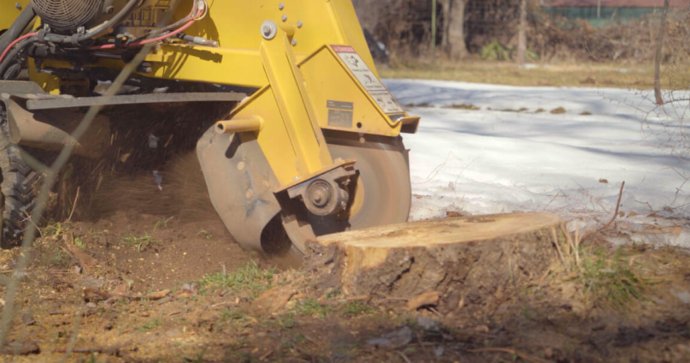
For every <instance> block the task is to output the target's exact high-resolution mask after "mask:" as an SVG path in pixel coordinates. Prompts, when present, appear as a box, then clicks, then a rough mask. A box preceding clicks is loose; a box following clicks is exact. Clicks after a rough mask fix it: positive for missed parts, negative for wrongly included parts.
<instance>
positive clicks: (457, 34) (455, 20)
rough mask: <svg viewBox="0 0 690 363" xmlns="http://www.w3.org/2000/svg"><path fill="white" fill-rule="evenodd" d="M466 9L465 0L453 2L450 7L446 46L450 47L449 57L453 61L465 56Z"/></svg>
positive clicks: (454, 0)
mask: <svg viewBox="0 0 690 363" xmlns="http://www.w3.org/2000/svg"><path fill="white" fill-rule="evenodd" d="M448 1H450V0H448ZM466 7H467V0H453V3H452V4H451V5H450V21H449V24H448V44H449V45H450V57H451V59H454V60H458V59H462V58H464V57H466V56H467V44H466V43H465V8H466Z"/></svg>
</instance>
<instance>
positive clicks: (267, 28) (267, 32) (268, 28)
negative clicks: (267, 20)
mask: <svg viewBox="0 0 690 363" xmlns="http://www.w3.org/2000/svg"><path fill="white" fill-rule="evenodd" d="M261 31H263V32H264V35H265V36H269V35H271V27H270V26H268V25H264V27H263V29H261Z"/></svg>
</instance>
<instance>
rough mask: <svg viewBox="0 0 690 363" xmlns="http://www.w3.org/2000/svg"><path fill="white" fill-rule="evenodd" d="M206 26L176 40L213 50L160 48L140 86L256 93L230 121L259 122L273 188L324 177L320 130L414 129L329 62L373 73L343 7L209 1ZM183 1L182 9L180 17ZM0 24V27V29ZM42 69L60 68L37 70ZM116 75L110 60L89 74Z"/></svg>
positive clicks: (341, 0)
mask: <svg viewBox="0 0 690 363" xmlns="http://www.w3.org/2000/svg"><path fill="white" fill-rule="evenodd" d="M209 4H210V9H209V10H210V11H209V16H208V17H207V18H205V19H204V20H202V21H199V22H197V23H195V24H194V25H193V26H192V27H190V28H189V29H188V30H187V31H186V33H187V34H189V35H195V36H203V37H206V38H208V39H211V40H216V41H218V43H219V44H220V46H219V47H217V48H212V47H204V46H190V45H185V44H182V43H177V42H173V43H166V44H163V45H160V46H158V47H156V49H155V50H154V51H153V52H152V53H151V54H149V55H148V56H147V59H146V60H147V61H148V62H150V64H151V65H152V67H151V72H149V73H146V74H142V75H143V76H147V77H153V78H161V79H170V80H186V81H197V82H209V83H216V84H226V85H235V86H243V87H250V88H255V89H258V91H257V92H255V93H254V94H253V95H252V96H251V97H250V98H249V99H248V100H246V101H245V102H243V103H241V104H240V105H239V106H238V107H237V108H236V109H235V110H234V111H233V112H232V115H231V116H232V119H231V121H232V120H235V119H236V120H247V119H258V120H262V127H261V130H260V131H250V132H246V133H242V134H241V137H242V138H243V139H246V140H249V139H254V138H256V139H257V140H258V142H259V145H260V146H261V149H262V150H263V152H264V154H265V156H266V159H267V160H268V161H269V164H270V166H271V168H272V169H273V172H274V174H275V175H276V177H277V179H278V181H279V183H280V184H281V185H282V186H286V185H291V184H294V183H295V182H299V181H300V180H306V178H309V177H311V176H313V175H314V174H315V173H317V174H318V173H319V172H326V171H328V170H330V169H332V168H334V167H337V165H338V164H337V163H334V161H333V160H332V158H331V156H330V153H329V152H328V149H327V145H326V142H325V139H324V135H323V133H322V129H332V130H338V131H343V132H355V133H358V134H361V135H363V136H364V137H366V136H365V135H366V134H373V135H382V136H389V137H396V136H398V135H399V133H400V131H401V127H403V125H404V124H407V123H411V124H415V123H416V122H418V118H410V117H409V116H408V115H407V114H406V113H405V112H404V111H402V109H400V112H394V113H393V114H391V113H390V112H389V113H386V112H384V110H383V109H382V108H381V107H380V106H379V105H380V103H379V104H377V102H376V101H375V100H374V99H373V98H372V96H371V94H370V93H369V92H367V89H366V88H365V87H364V86H363V85H362V84H361V83H360V81H358V79H357V77H356V76H355V74H354V73H353V71H352V70H351V69H348V67H347V65H346V64H344V62H343V61H342V59H341V58H339V57H338V55H337V54H336V52H335V51H334V48H333V47H332V46H331V45H347V46H350V47H352V48H354V50H356V52H357V54H358V55H359V57H361V60H362V61H363V62H364V63H365V64H366V65H367V66H368V68H369V69H370V70H371V72H372V73H373V74H374V76H375V78H377V79H378V74H377V73H376V67H375V65H374V62H373V59H372V57H371V55H370V53H369V50H368V47H367V44H366V41H365V39H364V36H363V34H362V30H361V27H360V24H359V21H358V19H357V16H356V14H355V10H354V8H353V6H352V3H351V1H350V0H251V1H248V0H209ZM190 7H191V0H182V1H181V4H180V5H179V7H178V10H177V13H176V16H177V17H183V16H184V15H186V13H187V12H188V11H189V8H190ZM265 21H273V22H274V23H275V24H277V25H278V31H277V34H276V36H275V37H273V38H270V39H266V38H264V36H263V35H262V32H261V30H262V28H261V26H262V24H263V23H264V22H265ZM0 24H1V23H0ZM44 65H45V66H51V67H60V66H64V65H63V64H61V63H59V62H44ZM97 65H98V66H106V67H112V68H119V67H122V64H121V63H120V62H117V61H113V60H104V61H101V62H99V64H97ZM31 75H32V79H34V80H35V81H37V82H39V84H41V85H42V86H44V88H46V89H47V91H53V92H54V91H55V89H56V87H57V86H56V82H55V80H54V79H51V78H47V77H45V76H41V75H40V74H39V73H37V72H35V71H32V72H31ZM333 101H335V102H336V103H338V104H346V105H351V106H350V108H349V109H347V110H345V111H339V112H340V113H339V114H340V115H341V116H342V115H344V117H345V118H344V121H345V122H342V121H343V120H341V122H338V123H332V122H330V119H329V117H331V116H329V115H331V113H332V112H333V110H329V107H328V105H329V104H330V102H333Z"/></svg>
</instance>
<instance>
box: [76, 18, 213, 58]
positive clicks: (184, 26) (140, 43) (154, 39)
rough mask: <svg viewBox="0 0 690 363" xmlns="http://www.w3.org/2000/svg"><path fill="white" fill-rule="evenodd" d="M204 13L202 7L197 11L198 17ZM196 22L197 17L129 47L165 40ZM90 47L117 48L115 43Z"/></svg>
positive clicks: (128, 45)
mask: <svg viewBox="0 0 690 363" xmlns="http://www.w3.org/2000/svg"><path fill="white" fill-rule="evenodd" d="M202 14H203V10H202V9H200V10H199V11H198V12H197V14H196V17H199V16H201V15H202ZM194 22H196V19H192V20H190V21H189V22H187V24H185V25H183V26H181V27H179V28H177V29H175V30H174V31H171V32H170V33H168V34H164V35H161V36H159V37H156V38H151V39H145V40H142V41H139V42H134V43H131V44H127V47H138V46H142V45H146V44H150V43H155V42H160V41H161V40H165V39H168V38H170V37H173V36H175V35H177V34H179V33H182V32H183V31H184V30H186V29H187V28H189V27H190V26H192V24H194ZM89 49H91V50H100V49H115V44H104V45H97V46H93V47H91V48H89Z"/></svg>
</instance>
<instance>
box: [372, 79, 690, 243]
mask: <svg viewBox="0 0 690 363" xmlns="http://www.w3.org/2000/svg"><path fill="white" fill-rule="evenodd" d="M384 83H385V84H386V86H387V87H388V88H389V89H390V90H391V92H392V93H393V94H394V95H395V96H396V97H397V98H398V100H399V101H400V103H401V104H403V105H407V104H414V105H420V104H427V105H429V106H431V107H426V108H412V109H411V110H410V113H411V114H415V115H419V116H421V117H422V122H421V124H420V127H419V132H418V133H417V134H415V135H404V139H405V144H406V146H407V147H408V148H409V149H411V152H410V169H411V178H412V188H413V208H412V214H411V219H413V220H421V219H431V218H441V217H445V216H446V214H447V213H448V212H461V213H469V214H490V213H509V212H534V211H538V212H548V213H552V214H556V215H559V216H561V217H563V218H564V219H566V220H567V221H569V224H568V227H569V229H571V230H578V231H580V232H585V231H591V230H595V229H596V228H598V227H601V226H602V225H604V224H605V223H606V222H608V221H609V220H610V219H611V217H612V216H613V213H614V210H615V209H616V202H617V200H618V196H619V191H620V187H621V183H622V182H623V181H625V182H626V186H625V190H624V193H623V196H622V200H621V206H620V211H621V212H623V213H624V216H623V217H621V218H619V219H618V221H617V223H616V228H619V229H620V228H622V227H621V225H622V223H623V222H626V223H628V224H627V225H628V228H630V229H629V231H632V232H631V234H630V238H629V240H633V241H635V240H636V239H642V240H643V241H642V242H644V241H647V242H649V241H650V239H649V238H647V237H641V236H646V234H644V233H638V232H639V231H633V230H634V228H632V226H635V225H637V226H638V227H639V228H638V227H635V228H638V229H640V230H646V229H648V227H649V225H653V226H654V227H653V228H655V229H657V230H660V231H662V232H663V233H656V232H655V233H654V237H655V238H656V240H658V241H657V243H660V244H666V245H669V244H670V245H680V246H685V247H690V232H688V231H686V228H685V227H684V226H683V224H684V223H685V222H682V223H681V227H683V228H682V229H681V230H678V229H677V226H678V224H679V223H680V222H678V220H671V219H668V217H673V218H687V217H688V216H690V210H689V209H690V208H682V206H683V205H684V204H686V203H689V202H690V199H689V198H688V196H687V194H685V193H684V191H683V190H681V191H680V192H679V191H678V188H679V187H681V185H682V184H683V182H684V181H685V179H684V178H682V177H681V176H680V175H679V174H678V173H676V172H675V171H674V168H682V167H683V165H681V164H679V161H678V160H676V159H674V158H671V157H670V152H669V146H668V145H666V144H665V143H664V142H663V140H661V141H660V139H659V138H656V137H650V135H665V134H666V133H667V132H668V130H669V128H668V124H665V122H664V120H663V118H661V116H662V115H659V113H651V114H650V111H652V110H653V109H654V108H655V106H654V103H653V101H652V100H651V99H650V97H649V95H650V93H649V92H641V91H631V90H621V89H597V88H554V87H513V86H499V85H488V84H473V83H462V82H445V81H421V80H384ZM681 96H683V97H686V96H687V95H685V94H684V95H681ZM686 98H687V97H686ZM686 103H687V102H686ZM463 104H464V105H474V106H477V107H479V108H480V110H479V111H472V110H464V109H453V108H445V107H447V106H452V105H463ZM559 107H562V108H564V109H565V110H566V113H564V114H551V113H550V112H548V111H550V110H553V109H556V108H559ZM682 107H685V108H686V109H684V110H680V113H681V114H682V113H683V112H687V105H685V106H682ZM504 109H512V110H519V109H526V110H527V111H524V112H501V111H495V110H504ZM539 109H542V110H545V111H546V112H540V113H535V111H537V110H539ZM662 111H666V112H679V111H678V110H677V109H673V110H668V109H663V110H662ZM583 112H588V113H591V115H580V113H583ZM676 127H677V128H679V129H681V130H682V131H683V132H687V130H685V129H686V126H684V125H676ZM662 217H667V218H662ZM659 220H663V221H662V222H663V223H662V222H659ZM669 221H670V222H669ZM664 223H665V224H664ZM664 228H666V230H665V229H664ZM645 238H646V239H645Z"/></svg>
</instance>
